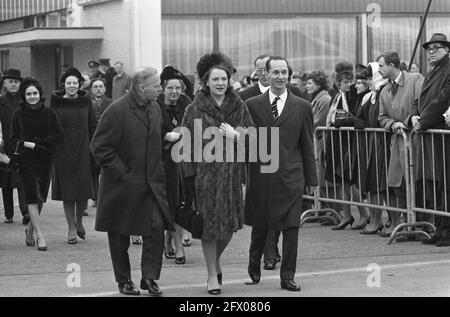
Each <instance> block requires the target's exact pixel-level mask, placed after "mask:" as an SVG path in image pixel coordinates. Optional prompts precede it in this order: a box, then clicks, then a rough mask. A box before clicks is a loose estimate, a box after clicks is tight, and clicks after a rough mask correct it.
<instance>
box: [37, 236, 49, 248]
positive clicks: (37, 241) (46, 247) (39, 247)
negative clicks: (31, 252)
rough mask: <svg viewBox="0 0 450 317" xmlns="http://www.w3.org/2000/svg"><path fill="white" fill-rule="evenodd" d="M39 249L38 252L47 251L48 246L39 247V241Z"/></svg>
mask: <svg viewBox="0 0 450 317" xmlns="http://www.w3.org/2000/svg"><path fill="white" fill-rule="evenodd" d="M37 247H38V248H37V249H38V251H47V246H46V245H44V246H43V247H41V246H39V239H37Z"/></svg>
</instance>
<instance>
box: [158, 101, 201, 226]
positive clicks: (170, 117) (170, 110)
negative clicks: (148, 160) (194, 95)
mask: <svg viewBox="0 0 450 317" xmlns="http://www.w3.org/2000/svg"><path fill="white" fill-rule="evenodd" d="M157 102H158V104H159V106H160V107H161V113H162V118H163V127H162V133H161V135H162V136H163V137H164V136H165V135H166V133H168V132H172V131H173V130H174V129H175V128H176V127H180V126H181V121H182V120H183V116H184V111H185V110H186V107H187V106H189V105H190V104H191V103H192V100H191V99H189V97H187V96H185V95H181V96H180V99H178V101H177V103H176V104H175V105H166V104H165V103H164V94H161V95H160V96H159V97H158V100H157ZM162 146H163V152H162V160H163V167H164V176H165V180H166V192H167V203H168V204H169V210H170V214H171V217H172V219H173V220H174V221H175V212H176V208H177V206H178V204H179V203H180V202H181V196H182V188H181V186H180V184H181V183H182V182H181V171H180V166H179V164H178V163H175V162H174V161H173V159H172V156H171V150H172V146H173V143H169V142H163V145H162ZM180 190H181V191H180Z"/></svg>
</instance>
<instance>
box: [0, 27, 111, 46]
mask: <svg viewBox="0 0 450 317" xmlns="http://www.w3.org/2000/svg"><path fill="white" fill-rule="evenodd" d="M103 36H104V32H103V27H86V28H32V29H26V30H23V31H18V32H12V33H5V34H0V47H5V46H11V47H21V46H34V45H46V44H54V43H70V42H73V41H80V40H86V41H101V40H103Z"/></svg>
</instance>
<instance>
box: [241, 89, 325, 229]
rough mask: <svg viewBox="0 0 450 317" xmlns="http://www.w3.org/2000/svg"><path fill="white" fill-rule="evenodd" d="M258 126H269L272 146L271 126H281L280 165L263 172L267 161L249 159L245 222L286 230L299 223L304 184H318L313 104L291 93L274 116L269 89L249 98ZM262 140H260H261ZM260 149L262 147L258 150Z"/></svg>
mask: <svg viewBox="0 0 450 317" xmlns="http://www.w3.org/2000/svg"><path fill="white" fill-rule="evenodd" d="M246 103H247V106H248V109H249V111H250V114H251V116H252V118H253V121H254V123H255V126H256V127H258V138H259V137H260V136H261V134H260V130H259V128H268V129H269V131H268V133H267V134H268V136H269V137H268V139H267V140H266V142H265V143H266V146H267V148H268V149H270V148H271V146H270V143H271V142H270V140H271V135H272V133H271V131H270V130H271V128H278V130H279V140H277V141H279V142H278V143H279V151H278V152H277V153H272V156H273V155H278V157H279V168H278V170H277V171H276V172H274V173H266V174H264V173H261V167H262V166H264V165H268V164H267V163H262V160H261V159H260V157H258V162H255V163H252V162H250V163H249V168H248V171H249V175H248V179H247V188H246V199H245V224H247V225H249V226H252V227H256V228H262V229H270V230H284V229H287V228H290V227H299V225H300V216H301V212H302V201H303V191H304V188H305V186H317V185H318V180H317V172H316V165H315V158H314V144H313V113H312V108H311V104H310V103H309V102H308V101H305V100H304V99H301V98H299V97H297V96H295V95H293V94H292V93H290V92H288V97H287V100H286V104H285V107H284V110H283V112H282V113H281V115H280V118H279V119H278V120H276V121H275V120H274V117H273V115H272V112H271V110H270V99H269V92H268V91H267V92H266V93H265V94H263V95H261V96H258V97H255V98H251V99H249V100H247V101H246ZM262 141H263V140H262V139H261V140H258V143H260V142H262ZM258 152H259V151H258Z"/></svg>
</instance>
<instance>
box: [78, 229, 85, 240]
mask: <svg viewBox="0 0 450 317" xmlns="http://www.w3.org/2000/svg"><path fill="white" fill-rule="evenodd" d="M77 236H78V237H80V239H81V240H86V232H85V231H78V230H77Z"/></svg>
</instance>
